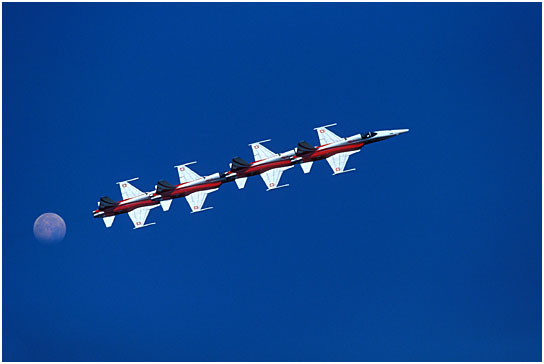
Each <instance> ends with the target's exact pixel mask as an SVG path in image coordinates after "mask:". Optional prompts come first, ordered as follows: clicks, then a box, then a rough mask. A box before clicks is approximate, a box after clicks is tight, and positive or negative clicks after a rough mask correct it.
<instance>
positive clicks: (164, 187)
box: [151, 162, 234, 213]
mask: <svg viewBox="0 0 544 364" xmlns="http://www.w3.org/2000/svg"><path fill="white" fill-rule="evenodd" d="M194 163H196V162H190V163H185V164H181V165H179V166H175V168H176V169H177V171H178V175H179V182H180V184H179V185H176V186H174V185H172V184H171V183H169V182H168V181H165V180H161V181H159V182H158V183H157V185H156V186H155V193H154V195H153V196H152V197H151V199H152V200H154V201H160V204H161V206H162V209H163V210H164V211H168V210H169V209H170V205H171V204H172V200H173V199H175V198H179V197H185V199H186V200H187V203H189V206H190V207H191V213H194V212H201V211H205V210H209V209H213V207H207V208H202V205H204V201H205V200H206V196H207V195H208V193H211V192H214V191H217V190H218V189H219V186H221V185H222V184H223V183H225V182H228V181H232V180H233V179H234V176H232V177H230V178H229V177H226V176H225V174H220V173H214V174H211V175H209V176H205V177H201V176H199V175H198V174H196V173H195V172H193V171H192V170H191V169H190V168H189V167H187V166H188V165H191V164H194Z"/></svg>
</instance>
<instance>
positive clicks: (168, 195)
mask: <svg viewBox="0 0 544 364" xmlns="http://www.w3.org/2000/svg"><path fill="white" fill-rule="evenodd" d="M221 184H223V182H222V181H217V182H210V183H203V184H201V185H195V186H189V187H182V188H177V189H175V190H171V191H166V192H164V193H163V194H162V198H163V199H173V198H179V197H185V196H188V195H190V194H191V193H195V192H200V191H206V190H211V189H213V188H218V187H219V186H221ZM178 186H180V185H178Z"/></svg>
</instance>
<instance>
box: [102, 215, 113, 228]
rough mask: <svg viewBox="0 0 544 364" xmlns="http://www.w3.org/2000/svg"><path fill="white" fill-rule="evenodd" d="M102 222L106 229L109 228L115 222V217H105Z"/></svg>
mask: <svg viewBox="0 0 544 364" xmlns="http://www.w3.org/2000/svg"><path fill="white" fill-rule="evenodd" d="M102 220H104V224H106V227H107V228H109V227H111V226H112V225H113V220H115V215H114V216H106V217H105V218H103V219H102Z"/></svg>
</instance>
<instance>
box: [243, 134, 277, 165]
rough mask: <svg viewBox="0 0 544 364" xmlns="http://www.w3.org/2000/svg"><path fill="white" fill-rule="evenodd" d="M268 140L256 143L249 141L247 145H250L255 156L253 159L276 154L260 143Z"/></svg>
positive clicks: (265, 157)
mask: <svg viewBox="0 0 544 364" xmlns="http://www.w3.org/2000/svg"><path fill="white" fill-rule="evenodd" d="M269 141H270V139H268V140H263V141H260V142H256V143H251V144H250V145H249V146H250V147H251V150H252V151H253V157H254V158H255V161H260V160H263V159H267V158H270V157H274V156H276V153H274V152H272V151H271V150H270V149H268V148H267V147H265V146H264V145H262V143H265V142H269Z"/></svg>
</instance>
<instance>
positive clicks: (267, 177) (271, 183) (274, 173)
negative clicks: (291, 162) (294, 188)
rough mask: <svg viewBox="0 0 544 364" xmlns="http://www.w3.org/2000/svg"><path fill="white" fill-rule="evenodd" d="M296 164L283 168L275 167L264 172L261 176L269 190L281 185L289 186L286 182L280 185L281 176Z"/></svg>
mask: <svg viewBox="0 0 544 364" xmlns="http://www.w3.org/2000/svg"><path fill="white" fill-rule="evenodd" d="M293 167H294V166H289V167H282V168H274V169H271V170H269V171H266V172H264V173H261V177H262V179H263V181H264V183H265V184H266V187H267V188H268V189H267V191H270V190H273V189H275V188H280V187H287V186H289V185H288V184H285V185H283V186H278V185H279V183H280V178H281V175H282V173H283V172H285V171H286V170H288V169H289V168H293Z"/></svg>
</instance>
